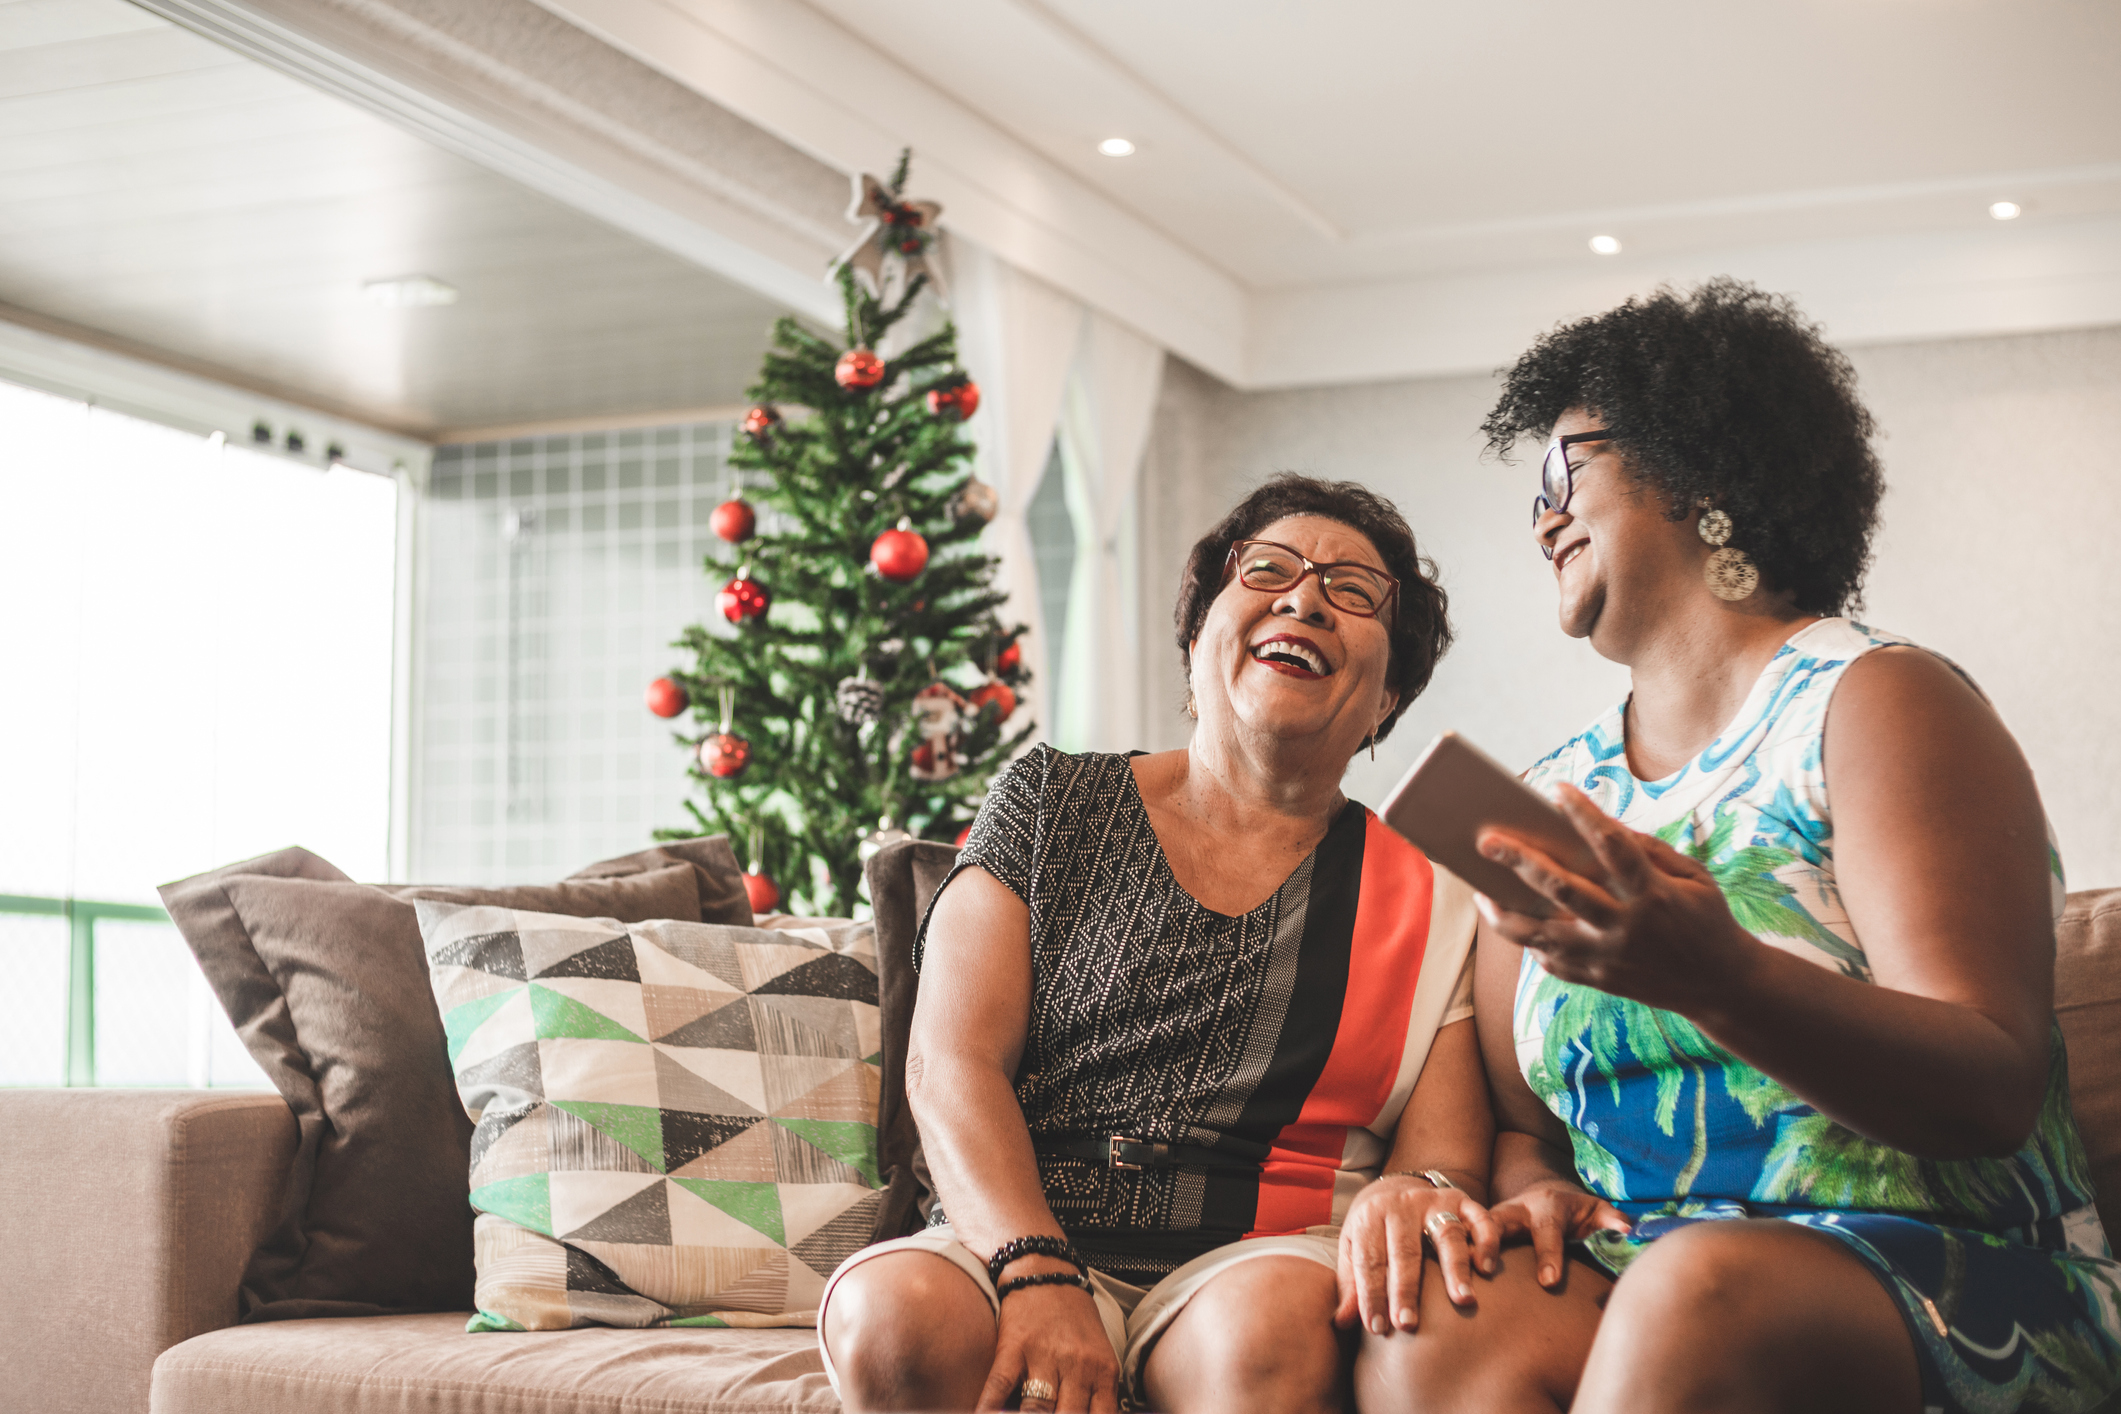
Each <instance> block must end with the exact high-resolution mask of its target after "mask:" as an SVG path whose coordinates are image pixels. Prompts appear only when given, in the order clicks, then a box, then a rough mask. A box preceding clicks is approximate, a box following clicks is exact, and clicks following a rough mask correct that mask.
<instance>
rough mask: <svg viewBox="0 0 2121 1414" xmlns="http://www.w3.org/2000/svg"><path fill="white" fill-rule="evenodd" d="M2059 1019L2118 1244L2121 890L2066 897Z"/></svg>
mask: <svg viewBox="0 0 2121 1414" xmlns="http://www.w3.org/2000/svg"><path fill="white" fill-rule="evenodd" d="M2055 1018H2056V1020H2058V1021H2060V1022H2061V1023H2062V1038H2063V1040H2064V1041H2065V1042H2066V1043H2067V1044H2068V1046H2069V1091H2070V1107H2071V1109H2072V1110H2074V1111H2075V1113H2076V1117H2077V1133H2078V1134H2079V1135H2080V1136H2082V1138H2083V1140H2084V1153H2085V1156H2086V1157H2087V1158H2089V1159H2090V1160H2091V1168H2092V1182H2093V1184H2095V1185H2096V1186H2097V1191H2098V1194H2099V1216H2100V1220H2101V1221H2102V1222H2103V1223H2104V1224H2105V1226H2106V1232H2107V1236H2108V1238H2109V1239H2110V1240H2113V1239H2121V889H2098V890H2088V891H2086V892H2083V893H2075V894H2071V895H2070V896H2069V906H2068V908H2066V909H2065V910H2064V911H2063V914H2062V921H2061V923H2060V924H2059V925H2057V927H2056V929H2055Z"/></svg>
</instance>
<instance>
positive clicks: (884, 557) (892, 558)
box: [869, 516, 928, 584]
mask: <svg viewBox="0 0 2121 1414" xmlns="http://www.w3.org/2000/svg"><path fill="white" fill-rule="evenodd" d="M869 563H870V564H872V565H874V566H876V572H877V573H878V574H880V575H882V576H883V577H884V578H886V579H888V580H890V581H891V582H892V583H893V584H911V583H913V581H914V580H916V579H919V578H920V577H921V571H922V570H924V569H926V568H927V567H928V542H927V541H926V540H925V539H923V538H922V537H921V534H920V532H919V531H917V530H915V529H914V528H913V521H912V520H911V519H910V518H908V517H906V516H900V517H899V520H898V525H897V527H896V528H894V529H891V530H887V531H885V532H884V533H883V534H882V535H879V536H877V537H876V541H875V543H874V544H872V545H870V547H869Z"/></svg>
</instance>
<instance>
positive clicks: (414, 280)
mask: <svg viewBox="0 0 2121 1414" xmlns="http://www.w3.org/2000/svg"><path fill="white" fill-rule="evenodd" d="M361 298H362V299H364V300H366V301H368V303H370V304H376V305H381V306H382V307H383V308H385V309H425V308H427V307H429V306H430V305H437V304H455V303H456V302H457V287H456V286H455V285H450V284H445V283H443V282H442V281H440V280H437V279H436V278H435V277H434V276H432V275H400V276H397V277H396V278H394V279H389V280H369V281H366V282H365V283H363V284H362V286H361Z"/></svg>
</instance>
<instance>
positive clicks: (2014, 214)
mask: <svg viewBox="0 0 2121 1414" xmlns="http://www.w3.org/2000/svg"><path fill="white" fill-rule="evenodd" d="M2024 211H2025V208H2024V207H2022V206H2020V205H2019V204H2018V203H2017V202H2015V201H1999V202H1997V203H1996V204H1995V205H1994V206H1991V207H1990V208H1989V209H1988V214H1989V215H1991V216H1993V217H1995V218H1996V219H1997V220H1998V221H2015V220H2017V219H2018V217H2019V216H2020V215H2022V214H2023V213H2024Z"/></svg>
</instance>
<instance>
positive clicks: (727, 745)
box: [700, 732, 751, 781]
mask: <svg viewBox="0 0 2121 1414" xmlns="http://www.w3.org/2000/svg"><path fill="white" fill-rule="evenodd" d="M750 764H751V743H750V742H748V741H746V740H744V739H743V738H742V737H740V736H735V735H733V734H731V733H729V732H716V733H715V734H714V735H713V736H711V737H708V738H707V739H706V740H705V741H703V742H701V743H700V769H701V770H702V771H705V772H706V773H707V774H708V775H710V776H713V777H714V778H715V779H716V780H719V781H733V780H735V779H736V778H737V777H738V776H741V775H743V774H744V768H745V767H746V766H749V765H750Z"/></svg>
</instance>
